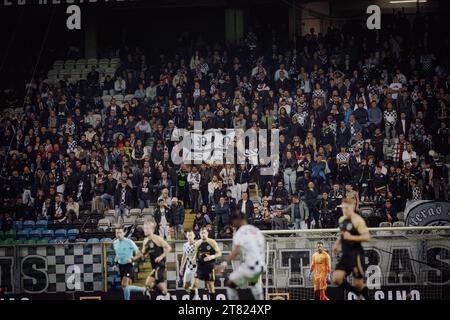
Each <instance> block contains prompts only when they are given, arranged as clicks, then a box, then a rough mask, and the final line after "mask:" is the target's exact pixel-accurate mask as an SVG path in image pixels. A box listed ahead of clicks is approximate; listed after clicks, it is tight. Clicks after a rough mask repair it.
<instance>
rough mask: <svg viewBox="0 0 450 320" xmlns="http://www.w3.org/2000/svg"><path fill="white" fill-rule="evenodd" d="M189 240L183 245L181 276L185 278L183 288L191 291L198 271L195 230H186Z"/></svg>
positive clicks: (188, 291)
mask: <svg viewBox="0 0 450 320" xmlns="http://www.w3.org/2000/svg"><path fill="white" fill-rule="evenodd" d="M186 237H187V239H188V241H187V242H186V243H185V244H184V245H183V256H182V257H181V265H180V277H181V278H183V288H184V290H186V292H187V293H191V290H192V285H193V284H194V280H195V273H196V272H197V262H196V259H195V258H196V257H195V253H196V252H195V234H194V232H193V231H192V230H191V231H188V232H186ZM194 292H195V295H194V297H198V289H195V290H194Z"/></svg>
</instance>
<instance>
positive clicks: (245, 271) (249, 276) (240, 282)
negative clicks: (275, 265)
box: [229, 264, 262, 287]
mask: <svg viewBox="0 0 450 320" xmlns="http://www.w3.org/2000/svg"><path fill="white" fill-rule="evenodd" d="M261 275H262V271H260V270H259V271H255V270H251V269H250V268H249V267H247V266H246V265H242V264H241V265H240V266H239V267H237V269H236V270H234V271H233V272H232V273H231V274H230V277H229V279H230V281H232V282H233V283H234V284H236V285H237V286H238V287H241V286H244V285H247V284H248V283H249V282H251V283H256V282H258V281H259V278H260V277H261Z"/></svg>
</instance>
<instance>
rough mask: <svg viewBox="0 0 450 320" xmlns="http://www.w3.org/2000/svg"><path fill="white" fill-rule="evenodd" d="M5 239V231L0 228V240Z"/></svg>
mask: <svg viewBox="0 0 450 320" xmlns="http://www.w3.org/2000/svg"><path fill="white" fill-rule="evenodd" d="M4 239H5V233H4V232H3V231H2V230H0V240H4Z"/></svg>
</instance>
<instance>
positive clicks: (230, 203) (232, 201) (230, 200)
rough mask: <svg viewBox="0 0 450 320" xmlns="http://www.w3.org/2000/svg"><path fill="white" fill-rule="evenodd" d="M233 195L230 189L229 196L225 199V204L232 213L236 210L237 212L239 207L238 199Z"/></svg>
mask: <svg viewBox="0 0 450 320" xmlns="http://www.w3.org/2000/svg"><path fill="white" fill-rule="evenodd" d="M232 194H233V192H232V191H231V190H230V189H228V190H227V196H226V197H225V203H226V204H227V205H228V207H229V208H230V212H234V210H236V207H237V205H236V199H235V198H233V196H232Z"/></svg>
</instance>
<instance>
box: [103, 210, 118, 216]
mask: <svg viewBox="0 0 450 320" xmlns="http://www.w3.org/2000/svg"><path fill="white" fill-rule="evenodd" d="M115 214H116V211H115V210H114V209H110V210H105V212H104V215H105V217H109V216H113V217H114V216H115Z"/></svg>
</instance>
